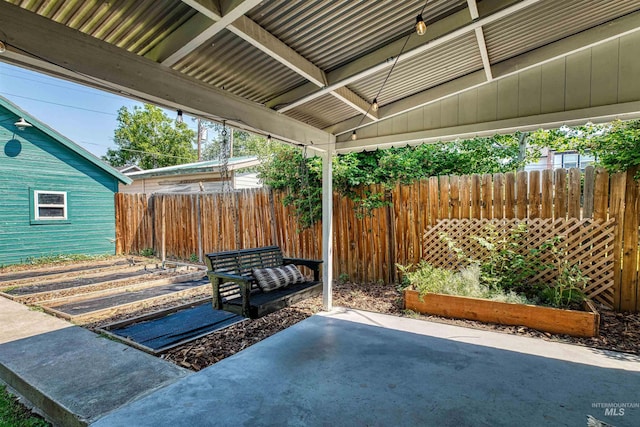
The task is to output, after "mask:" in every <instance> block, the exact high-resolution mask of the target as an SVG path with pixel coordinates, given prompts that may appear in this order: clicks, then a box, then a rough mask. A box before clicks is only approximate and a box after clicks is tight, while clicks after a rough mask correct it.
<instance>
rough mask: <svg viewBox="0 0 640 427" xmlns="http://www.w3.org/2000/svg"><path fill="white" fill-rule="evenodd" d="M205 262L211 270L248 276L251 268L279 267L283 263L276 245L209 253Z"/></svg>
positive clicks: (280, 252)
mask: <svg viewBox="0 0 640 427" xmlns="http://www.w3.org/2000/svg"><path fill="white" fill-rule="evenodd" d="M206 262H207V267H208V268H209V270H211V271H217V272H220V273H228V274H236V275H239V276H250V275H251V269H253V268H271V267H279V266H281V265H282V263H283V261H282V251H281V250H280V248H279V247H278V246H265V247H262V248H251V249H240V250H237V251H226V252H215V253H210V254H206Z"/></svg>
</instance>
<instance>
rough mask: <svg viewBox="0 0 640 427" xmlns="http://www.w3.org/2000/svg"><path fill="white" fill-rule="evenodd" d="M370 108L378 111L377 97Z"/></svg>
mask: <svg viewBox="0 0 640 427" xmlns="http://www.w3.org/2000/svg"><path fill="white" fill-rule="evenodd" d="M371 109H372V110H373V111H378V98H374V100H373V103H372V104H371Z"/></svg>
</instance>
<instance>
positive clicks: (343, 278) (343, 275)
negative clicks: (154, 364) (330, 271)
mask: <svg viewBox="0 0 640 427" xmlns="http://www.w3.org/2000/svg"><path fill="white" fill-rule="evenodd" d="M348 281H349V275H348V274H347V273H340V276H338V283H340V284H341V285H343V284H345V283H347V282H348Z"/></svg>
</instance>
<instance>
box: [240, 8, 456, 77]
mask: <svg viewBox="0 0 640 427" xmlns="http://www.w3.org/2000/svg"><path fill="white" fill-rule="evenodd" d="M466 3H467V2H466V1H465V0H433V1H430V2H429V3H428V4H427V7H426V8H425V11H424V13H423V17H424V19H425V21H427V22H429V21H432V20H435V19H436V18H441V17H443V16H446V15H449V14H451V13H453V12H455V11H457V10H459V9H460V8H463V7H465V5H466ZM424 4H425V2H424V0H410V1H409V0H407V1H401V2H399V1H396V0H379V1H349V0H342V1H335V0H314V1H309V0H295V1H294V0H276V1H269V2H263V4H261V5H260V6H258V7H256V8H254V9H253V10H251V12H250V13H249V14H248V16H249V17H250V18H251V19H253V20H254V21H256V22H257V23H258V24H259V25H260V26H262V27H263V28H265V29H266V30H267V31H269V32H270V33H272V34H273V35H275V36H276V37H278V38H279V39H280V40H282V41H283V42H284V43H286V44H287V45H289V46H290V47H291V48H293V49H294V50H296V51H297V52H298V53H300V54H301V55H302V56H304V57H305V58H307V59H308V60H310V61H311V62H313V63H314V64H315V65H317V66H318V67H320V68H322V69H324V70H325V71H326V70H330V69H332V68H334V67H336V66H338V65H341V64H343V63H345V62H349V61H351V60H353V59H354V58H355V57H358V56H360V55H363V54H365V53H367V52H369V51H371V50H373V49H375V48H376V47H380V46H381V45H384V44H387V43H389V42H390V41H393V40H395V39H397V38H399V37H401V36H403V35H405V34H407V33H409V32H411V31H413V25H414V24H415V18H416V16H417V15H418V13H420V11H421V10H422V7H423V6H424Z"/></svg>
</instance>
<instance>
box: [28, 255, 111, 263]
mask: <svg viewBox="0 0 640 427" xmlns="http://www.w3.org/2000/svg"><path fill="white" fill-rule="evenodd" d="M109 256H110V255H84V254H51V255H42V256H37V257H27V258H26V259H25V264H31V265H42V264H57V263H64V262H76V261H92V260H98V259H102V258H107V257H109Z"/></svg>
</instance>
